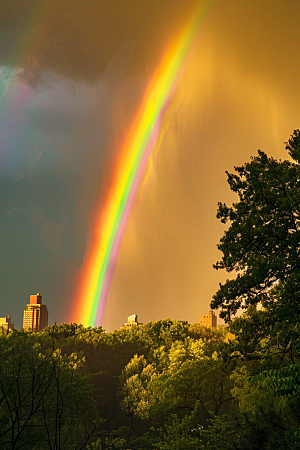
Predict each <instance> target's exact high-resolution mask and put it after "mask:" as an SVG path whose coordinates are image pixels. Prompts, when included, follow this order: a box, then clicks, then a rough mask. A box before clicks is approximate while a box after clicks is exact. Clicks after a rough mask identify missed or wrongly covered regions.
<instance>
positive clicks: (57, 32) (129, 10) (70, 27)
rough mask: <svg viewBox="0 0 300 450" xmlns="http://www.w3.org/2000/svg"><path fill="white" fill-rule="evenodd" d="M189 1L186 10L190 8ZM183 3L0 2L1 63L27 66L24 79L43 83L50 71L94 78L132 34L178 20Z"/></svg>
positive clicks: (157, 30) (158, 30)
mask: <svg viewBox="0 0 300 450" xmlns="http://www.w3.org/2000/svg"><path fill="white" fill-rule="evenodd" d="M189 3H193V2H190V1H189V2H187V4H186V7H185V9H187V10H188V9H189V8H188V4H189ZM179 6H180V2H174V1H173V0H166V1H164V2H160V1H158V0H156V1H153V0H151V1H150V0H145V1H143V2H141V1H140V0H131V1H130V2H128V1H123V0H114V1H111V2H107V1H105V0H98V1H95V0H86V1H85V2H82V1H81V0H74V1H72V2H71V1H69V0H61V1H57V0H53V1H51V2H46V1H37V0H18V1H15V2H11V1H10V0H4V1H2V2H1V5H0V41H1V48H0V64H6V65H11V66H19V67H22V68H23V72H22V74H21V75H20V77H21V79H23V80H25V81H26V82H28V83H29V84H30V85H31V86H36V85H37V84H39V83H42V74H43V73H44V72H45V71H47V70H54V71H56V72H57V73H60V74H63V75H65V76H68V77H71V78H73V79H85V80H89V81H91V80H95V79H97V78H99V77H100V76H101V75H102V74H103V72H104V71H105V68H106V66H107V65H108V63H109V61H110V60H111V58H112V57H113V55H114V54H115V53H116V52H117V50H118V48H119V47H120V45H121V44H122V43H123V42H124V41H125V40H126V39H127V38H128V36H130V35H133V36H137V35H139V34H142V39H143V38H144V37H146V36H147V35H149V32H150V33H151V34H152V35H154V36H155V38H154V39H153V45H151V46H150V48H149V54H151V53H153V54H157V51H158V49H159V47H158V46H159V44H161V42H163V39H162V36H163V35H164V34H165V33H166V32H168V31H170V27H171V28H172V27H174V21H178V9H179Z"/></svg>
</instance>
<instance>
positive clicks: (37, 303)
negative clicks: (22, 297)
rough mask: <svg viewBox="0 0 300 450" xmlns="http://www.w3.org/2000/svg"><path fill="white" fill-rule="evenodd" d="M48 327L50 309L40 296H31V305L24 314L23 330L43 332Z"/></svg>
mask: <svg viewBox="0 0 300 450" xmlns="http://www.w3.org/2000/svg"><path fill="white" fill-rule="evenodd" d="M47 326H48V309H47V306H46V305H43V302H42V296H41V295H40V294H36V295H30V303H29V304H28V305H27V306H26V308H25V309H24V313H23V329H24V330H31V331H35V332H37V331H41V330H43V329H44V328H45V327H47Z"/></svg>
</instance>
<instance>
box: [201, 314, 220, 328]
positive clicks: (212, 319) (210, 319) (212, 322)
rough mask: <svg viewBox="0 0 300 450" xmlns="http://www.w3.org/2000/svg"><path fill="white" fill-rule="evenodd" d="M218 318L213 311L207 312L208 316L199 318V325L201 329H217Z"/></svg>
mask: <svg viewBox="0 0 300 450" xmlns="http://www.w3.org/2000/svg"><path fill="white" fill-rule="evenodd" d="M217 320H218V317H217V316H216V315H215V313H214V312H213V311H209V313H208V316H200V319H199V323H200V325H202V326H203V327H208V328H217Z"/></svg>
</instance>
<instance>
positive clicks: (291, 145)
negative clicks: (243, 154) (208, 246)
mask: <svg viewBox="0 0 300 450" xmlns="http://www.w3.org/2000/svg"><path fill="white" fill-rule="evenodd" d="M286 149H287V151H288V153H289V155H290V157H291V159H292V160H293V161H288V160H284V161H281V160H275V159H274V158H272V157H268V156H267V155H266V154H265V153H264V152H262V151H260V150H259V151H258V156H256V157H252V158H251V161H250V162H249V163H246V164H244V165H243V166H241V167H235V172H236V173H235V174H230V173H228V172H227V176H228V183H229V186H230V188H231V190H232V191H233V192H235V193H236V194H237V195H238V197H239V201H237V202H236V203H233V204H232V206H231V207H228V206H227V205H226V204H225V203H219V204H218V212H217V217H218V218H219V219H220V220H221V222H222V223H228V222H229V223H230V226H229V228H228V230H226V231H225V233H224V235H223V237H222V238H221V240H220V244H219V245H218V248H219V249H220V250H221V251H222V253H223V256H222V259H221V260H220V261H218V262H217V263H216V264H215V266H214V267H215V268H216V269H226V270H227V271H228V272H237V276H236V277H235V278H234V279H231V280H227V281H226V282H225V283H224V284H220V288H219V290H218V292H217V293H216V294H215V295H214V297H213V300H212V302H211V307H212V308H213V309H217V308H221V313H220V316H221V317H223V318H224V319H225V320H226V321H230V319H231V317H232V316H233V315H235V314H236V312H237V311H238V310H239V308H247V307H248V306H249V305H257V304H259V303H262V305H263V306H265V307H266V308H272V310H273V313H274V314H279V312H280V315H282V314H287V316H288V317H290V315H291V313H292V314H293V316H294V317H295V318H297V320H298V319H299V316H300V304H299V296H300V258H299V251H300V165H299V161H300V131H299V130H295V131H294V133H293V135H292V136H291V138H290V139H289V141H288V143H286ZM275 288H276V289H277V293H276V294H277V295H274V289H275ZM278 293H279V294H280V295H278Z"/></svg>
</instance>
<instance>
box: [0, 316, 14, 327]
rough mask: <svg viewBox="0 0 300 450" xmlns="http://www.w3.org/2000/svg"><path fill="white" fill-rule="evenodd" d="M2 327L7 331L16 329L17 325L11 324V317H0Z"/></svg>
mask: <svg viewBox="0 0 300 450" xmlns="http://www.w3.org/2000/svg"><path fill="white" fill-rule="evenodd" d="M0 327H2V328H4V329H5V330H13V329H14V328H15V325H14V324H13V323H11V318H10V316H7V317H0Z"/></svg>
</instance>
